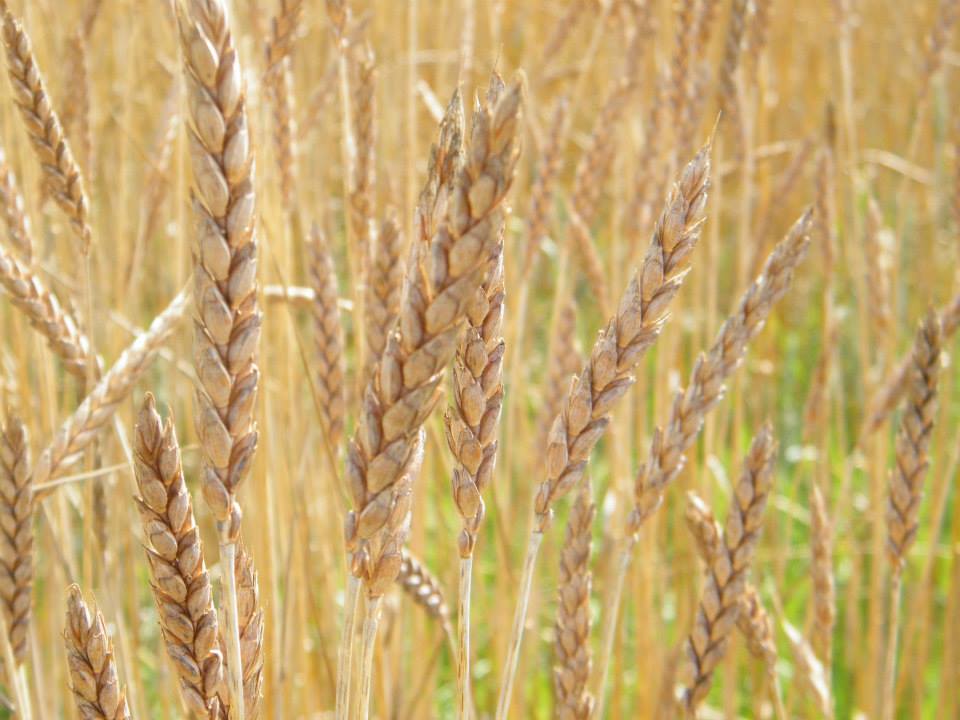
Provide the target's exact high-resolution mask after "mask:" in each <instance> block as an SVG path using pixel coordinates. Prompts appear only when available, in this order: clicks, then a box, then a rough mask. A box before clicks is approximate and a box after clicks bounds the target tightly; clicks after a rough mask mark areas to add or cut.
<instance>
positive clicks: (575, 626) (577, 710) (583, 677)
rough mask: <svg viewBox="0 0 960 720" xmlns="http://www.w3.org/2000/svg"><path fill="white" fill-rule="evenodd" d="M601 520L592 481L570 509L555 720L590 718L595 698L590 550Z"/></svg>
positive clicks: (562, 581)
mask: <svg viewBox="0 0 960 720" xmlns="http://www.w3.org/2000/svg"><path fill="white" fill-rule="evenodd" d="M595 516H596V506H595V505H594V503H593V497H592V490H591V487H590V481H589V479H587V480H586V481H585V482H584V483H583V485H582V487H581V488H580V492H579V493H578V494H577V499H576V501H575V502H574V503H573V507H572V508H571V510H570V517H569V518H568V519H567V532H566V540H565V541H564V544H563V549H562V550H561V553H560V578H559V589H558V596H559V597H558V601H557V622H556V630H555V632H556V640H555V641H554V654H555V657H556V663H557V664H556V667H555V668H554V670H553V687H554V693H555V698H556V709H555V711H554V716H555V717H556V718H559V719H560V720H588V719H589V718H590V715H591V713H592V712H593V697H592V696H591V695H590V692H589V691H588V690H587V683H588V682H589V679H590V669H591V664H592V661H591V656H590V586H591V573H590V549H591V544H592V536H591V532H592V529H593V520H594V517H595Z"/></svg>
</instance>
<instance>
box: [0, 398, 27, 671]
mask: <svg viewBox="0 0 960 720" xmlns="http://www.w3.org/2000/svg"><path fill="white" fill-rule="evenodd" d="M31 479H32V478H31V473H30V447H29V439H28V437H27V429H26V427H25V426H24V424H23V423H22V422H21V421H20V418H18V417H16V416H8V418H7V422H6V425H5V426H4V427H3V428H2V429H0V602H2V606H3V615H4V622H5V627H4V628H3V632H6V633H7V634H8V635H9V637H10V645H11V646H12V650H13V655H14V660H15V661H16V663H17V664H18V665H19V664H22V663H23V662H24V660H25V659H26V657H27V651H28V643H27V641H28V638H27V631H28V630H29V628H30V609H31V608H30V604H31V598H30V594H31V588H32V585H33V501H32V487H31ZM9 677H10V675H8V678H9Z"/></svg>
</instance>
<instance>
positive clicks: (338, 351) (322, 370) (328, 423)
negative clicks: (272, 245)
mask: <svg viewBox="0 0 960 720" xmlns="http://www.w3.org/2000/svg"><path fill="white" fill-rule="evenodd" d="M307 254H308V257H309V263H308V274H309V276H310V284H311V285H312V286H313V291H314V293H315V300H314V302H312V303H311V304H310V310H311V313H312V315H313V343H314V349H315V353H314V357H315V358H316V360H317V374H316V385H315V389H316V393H317V400H318V403H319V408H318V409H319V411H320V427H321V429H322V430H323V433H324V435H325V437H326V439H327V443H328V444H329V446H330V448H332V449H333V448H337V447H339V445H340V440H341V439H342V437H343V418H344V379H343V375H344V357H343V327H342V326H341V324H340V311H339V309H338V308H337V274H336V269H335V268H334V265H333V256H332V255H331V254H330V247H329V244H328V243H327V239H326V236H325V235H324V233H323V231H322V230H321V229H320V226H319V225H317V224H314V225H313V228H312V229H311V232H310V239H309V241H308V242H307Z"/></svg>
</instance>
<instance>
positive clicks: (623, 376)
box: [534, 145, 710, 532]
mask: <svg viewBox="0 0 960 720" xmlns="http://www.w3.org/2000/svg"><path fill="white" fill-rule="evenodd" d="M709 176H710V147H709V145H708V146H706V147H704V148H703V149H702V150H700V152H699V153H697V155H696V156H695V157H694V159H693V160H691V161H690V163H689V164H688V165H687V167H686V168H685V169H684V171H683V173H682V174H681V175H680V178H679V180H678V181H677V184H676V185H675V186H674V188H673V190H672V191H671V193H670V197H669V198H668V199H667V202H666V205H665V207H664V210H663V214H662V215H661V216H660V220H659V221H658V222H657V226H656V229H655V230H654V233H653V239H652V241H651V243H650V247H649V250H648V251H647V255H646V257H645V258H644V261H643V265H642V266H641V268H640V269H639V270H638V271H637V273H636V274H635V275H634V276H633V278H632V279H631V280H630V283H629V284H628V285H627V288H626V290H624V293H623V296H622V297H621V299H620V305H619V307H618V309H617V313H616V315H614V317H612V318H611V319H610V321H609V322H608V323H607V326H606V328H605V329H604V330H603V331H602V332H601V333H600V336H599V338H598V339H597V341H596V343H595V344H594V346H593V349H592V351H591V353H590V358H589V359H588V360H587V362H586V364H585V365H584V367H583V370H582V371H581V373H580V375H579V377H578V378H577V379H576V380H575V382H574V384H573V387H572V388H571V389H570V392H569V395H568V396H567V398H566V401H565V403H564V406H563V408H562V410H561V412H560V413H559V414H558V415H557V417H556V419H555V420H554V423H553V427H552V428H551V430H550V435H549V438H548V442H547V457H546V471H547V472H546V479H545V480H544V481H543V482H542V483H541V484H540V486H539V488H538V490H537V493H536V500H535V502H534V510H535V513H536V520H535V531H536V532H543V530H544V529H545V528H546V526H547V524H548V523H549V521H550V517H551V515H552V509H551V507H552V505H553V503H554V502H555V501H556V500H557V499H559V498H560V497H562V496H563V495H565V494H567V493H568V492H570V491H571V490H572V489H573V488H575V487H576V486H577V485H578V484H579V483H580V479H581V478H582V477H583V474H584V472H585V470H586V465H587V460H588V458H589V456H590V451H591V450H592V449H593V446H594V445H596V443H597V441H598V440H599V439H600V437H601V436H602V435H603V433H604V432H605V431H606V428H607V425H608V424H609V422H610V411H611V409H612V407H613V405H614V404H615V403H616V402H617V400H619V399H620V398H621V397H623V395H624V393H626V391H627V390H628V389H629V388H630V386H631V385H632V384H633V382H634V378H633V377H632V375H631V374H630V373H631V372H632V371H633V369H634V368H635V367H636V366H637V364H638V363H639V362H640V360H641V358H642V357H643V355H644V353H645V352H646V350H647V349H648V348H649V347H650V346H651V345H652V344H653V343H654V342H655V341H656V339H657V337H658V336H659V335H660V331H661V330H662V328H663V325H664V323H665V322H666V320H667V307H668V305H669V303H670V301H671V300H672V299H673V297H674V296H675V295H676V294H677V291H678V290H679V289H680V285H681V284H682V283H683V279H684V277H685V276H686V273H687V268H688V266H689V259H690V258H689V256H690V253H691V252H692V251H693V249H694V247H695V246H696V243H697V240H698V239H699V236H700V228H701V226H702V224H703V218H704V210H705V208H706V201H707V189H708V187H709Z"/></svg>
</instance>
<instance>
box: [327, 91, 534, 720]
mask: <svg viewBox="0 0 960 720" xmlns="http://www.w3.org/2000/svg"><path fill="white" fill-rule="evenodd" d="M501 88H502V81H500V80H499V78H497V77H494V79H493V81H492V83H491V91H490V92H488V96H487V102H486V104H484V105H482V106H481V107H479V108H478V109H477V110H476V112H475V114H474V118H473V127H472V130H471V136H470V140H471V141H470V144H469V146H468V148H467V152H466V157H465V159H464V162H463V165H462V167H460V168H459V169H458V170H457V171H456V174H455V177H454V180H453V182H452V184H451V185H450V186H449V187H443V188H442V190H441V187H442V186H436V187H434V186H433V185H432V184H428V187H427V188H425V190H424V196H422V198H421V199H422V202H423V200H427V203H426V204H427V205H432V207H434V208H437V207H439V208H445V212H444V216H443V220H442V222H440V223H439V224H438V225H437V227H436V231H435V232H434V233H433V234H432V237H431V239H430V242H429V245H427V244H425V243H423V242H422V241H420V242H418V241H415V242H414V243H413V253H412V257H411V262H410V264H409V266H408V268H407V274H408V278H407V281H406V287H405V290H404V296H403V300H402V302H401V309H400V317H399V318H398V322H397V331H396V332H395V333H394V334H393V335H392V336H391V337H390V338H389V339H388V341H387V347H386V349H385V351H384V354H383V357H382V358H381V360H380V362H379V363H378V365H377V367H376V369H375V370H374V374H373V378H372V379H371V381H370V383H369V384H368V386H367V390H366V393H365V397H364V401H363V406H362V408H361V411H360V417H359V421H358V426H357V430H356V433H355V435H354V437H353V439H352V440H351V442H350V445H349V450H348V456H347V479H348V485H349V488H350V492H351V497H352V500H353V505H354V509H353V510H352V511H350V512H349V513H348V515H347V518H346V522H345V536H346V541H347V549H348V552H349V553H350V554H351V562H350V569H351V573H352V574H353V576H354V577H357V578H360V579H361V580H362V581H363V584H364V587H365V589H366V591H367V595H368V597H369V598H371V600H373V602H372V603H370V608H369V611H368V615H367V621H366V629H365V631H364V635H365V641H364V662H363V664H362V668H363V674H362V676H361V679H362V682H363V684H362V685H361V716H362V717H363V718H366V713H367V712H368V702H369V684H370V670H371V668H370V663H372V651H373V647H372V646H373V637H372V636H375V634H376V622H377V619H376V616H377V613H378V607H377V606H378V604H379V598H380V597H381V596H382V595H383V593H384V592H385V590H386V589H387V588H388V587H389V585H390V584H391V583H392V582H393V581H394V580H395V579H396V576H397V573H398V572H399V566H400V562H401V555H400V548H401V547H402V546H403V543H404V541H405V537H406V533H407V525H408V522H409V521H408V514H409V509H410V493H411V486H412V483H413V480H414V477H415V473H414V472H412V470H413V467H412V465H413V464H416V463H412V462H411V461H413V460H415V459H416V457H417V455H419V454H420V453H419V452H417V451H416V448H417V446H418V445H420V442H419V437H420V436H421V428H422V425H423V423H424V421H425V420H426V418H427V417H428V416H429V414H430V412H431V411H432V409H433V407H434V405H435V404H436V403H437V401H438V400H439V394H440V387H439V385H440V380H441V378H442V376H443V371H444V368H445V366H446V364H447V363H448V362H449V361H450V359H451V357H452V356H453V354H454V351H455V349H456V343H457V340H458V337H459V334H460V329H461V327H462V325H463V321H464V319H465V317H466V315H467V312H468V309H469V306H470V304H471V303H472V302H473V301H474V298H475V296H476V293H477V291H478V288H479V287H480V286H481V284H482V282H483V280H484V279H485V277H486V276H487V274H488V272H489V271H490V267H491V265H492V262H493V259H494V256H495V254H496V250H497V247H498V244H499V240H500V237H499V228H500V225H501V223H502V213H503V211H502V209H501V208H500V205H501V202H502V201H503V198H504V197H505V195H506V193H507V191H508V190H509V189H510V186H511V184H512V181H513V176H514V171H515V168H516V162H517V157H518V154H519V148H518V146H517V142H516V138H515V135H516V131H517V127H518V122H519V114H520V85H519V84H514V85H512V86H511V87H510V88H509V89H502V90H501ZM441 135H442V133H441ZM441 146H442V143H441ZM440 161H442V158H440V157H439V156H438V154H437V153H435V154H434V157H433V158H432V164H433V165H434V166H435V167H436V166H438V162H440ZM432 176H433V174H432V173H431V177H432ZM440 177H441V176H440V175H439V174H438V179H439V178H440ZM433 193H435V194H433ZM431 198H432V199H433V202H432V203H431V202H429V201H430V199H431ZM418 215H419V216H420V228H419V232H420V235H421V237H422V236H423V235H424V233H425V231H426V230H427V229H429V228H430V225H431V224H432V222H431V217H430V216H431V213H430V212H428V211H427V210H422V211H418Z"/></svg>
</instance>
